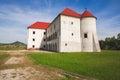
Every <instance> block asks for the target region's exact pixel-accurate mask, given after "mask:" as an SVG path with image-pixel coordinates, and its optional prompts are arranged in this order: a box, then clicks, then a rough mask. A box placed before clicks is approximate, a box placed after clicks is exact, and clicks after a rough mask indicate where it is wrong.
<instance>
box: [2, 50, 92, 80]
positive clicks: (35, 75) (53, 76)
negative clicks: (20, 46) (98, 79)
mask: <svg viewBox="0 0 120 80" xmlns="http://www.w3.org/2000/svg"><path fill="white" fill-rule="evenodd" d="M25 52H26V51H7V53H9V54H10V57H9V58H8V59H7V60H6V61H5V62H4V63H3V64H1V65H0V80H64V79H66V76H65V73H64V72H62V71H60V70H54V69H48V68H44V67H42V66H40V65H39V66H35V65H32V63H31V61H30V60H29V59H28V57H27V56H26V54H25ZM73 80H92V79H87V78H80V77H75V78H74V79H73Z"/></svg>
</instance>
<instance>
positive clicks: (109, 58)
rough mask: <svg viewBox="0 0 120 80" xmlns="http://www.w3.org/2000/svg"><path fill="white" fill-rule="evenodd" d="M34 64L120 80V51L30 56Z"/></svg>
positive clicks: (98, 77)
mask: <svg viewBox="0 0 120 80" xmlns="http://www.w3.org/2000/svg"><path fill="white" fill-rule="evenodd" d="M28 56H29V57H30V58H32V59H33V61H34V64H43V65H48V66H52V67H57V68H60V69H63V70H65V71H68V72H73V73H77V74H80V75H84V76H88V77H93V78H97V79H99V80H120V51H102V52H101V53H89V52H81V53H79V52H76V53H61V54H57V53H47V54H35V53H32V54H28Z"/></svg>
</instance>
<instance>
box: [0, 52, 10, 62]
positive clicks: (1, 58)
mask: <svg viewBox="0 0 120 80" xmlns="http://www.w3.org/2000/svg"><path fill="white" fill-rule="evenodd" d="M8 56H9V55H8V54H1V53H0V62H1V61H2V60H4V59H5V58H7V57H8Z"/></svg>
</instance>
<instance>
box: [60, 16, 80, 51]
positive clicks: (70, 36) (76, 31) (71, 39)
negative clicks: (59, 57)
mask: <svg viewBox="0 0 120 80" xmlns="http://www.w3.org/2000/svg"><path fill="white" fill-rule="evenodd" d="M80 51H81V34H80V18H76V17H70V16H65V15H61V36H60V52H80Z"/></svg>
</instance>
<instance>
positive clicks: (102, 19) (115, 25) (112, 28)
mask: <svg viewBox="0 0 120 80" xmlns="http://www.w3.org/2000/svg"><path fill="white" fill-rule="evenodd" d="M109 13H110V11H108V10H107V11H105V10H103V11H102V12H101V13H98V14H97V15H98V18H99V19H98V20H97V31H98V35H99V39H105V38H106V37H112V36H116V35H117V34H118V33H120V23H119V22H120V15H112V16H107V15H109Z"/></svg>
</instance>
